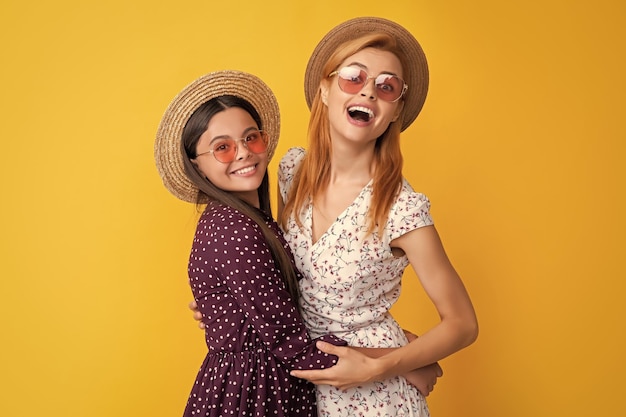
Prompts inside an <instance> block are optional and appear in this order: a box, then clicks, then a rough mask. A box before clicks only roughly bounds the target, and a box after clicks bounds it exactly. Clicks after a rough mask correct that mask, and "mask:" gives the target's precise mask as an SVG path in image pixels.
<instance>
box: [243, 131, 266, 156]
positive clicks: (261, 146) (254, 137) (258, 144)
mask: <svg viewBox="0 0 626 417" xmlns="http://www.w3.org/2000/svg"><path fill="white" fill-rule="evenodd" d="M244 141H245V144H246V147H247V148H248V149H249V150H250V152H253V153H263V152H265V151H266V150H267V134H266V133H265V132H263V131H256V132H252V133H250V134H249V135H248V136H246V137H245V138H244Z"/></svg>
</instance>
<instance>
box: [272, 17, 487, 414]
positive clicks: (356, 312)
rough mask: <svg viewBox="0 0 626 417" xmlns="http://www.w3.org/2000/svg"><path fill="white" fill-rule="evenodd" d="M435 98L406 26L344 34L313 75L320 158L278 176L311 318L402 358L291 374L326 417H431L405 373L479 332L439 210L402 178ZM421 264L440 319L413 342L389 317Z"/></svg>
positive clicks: (333, 34) (313, 147)
mask: <svg viewBox="0 0 626 417" xmlns="http://www.w3.org/2000/svg"><path fill="white" fill-rule="evenodd" d="M427 89H428V66H427V64H426V59H425V57H424V54H423V52H422V49H421V47H420V46H419V44H418V43H417V41H416V40H415V38H414V37H413V36H412V35H411V34H410V33H409V32H408V31H407V30H406V29H404V28H403V27H402V26H400V25H398V24H396V23H394V22H391V21H388V20H385V19H380V18H357V19H353V20H350V21H347V22H344V23H342V24H340V25H339V26H337V27H336V28H334V29H333V30H331V31H330V32H329V33H328V34H327V35H326V36H325V37H324V38H323V39H322V41H321V42H320V43H319V44H318V46H317V48H316V49H315V51H314V52H313V55H312V56H311V58H310V60H309V64H308V66H307V71H306V75H305V90H306V91H305V92H306V96H307V102H308V104H309V106H310V107H311V120H310V124H309V147H308V150H307V152H306V153H305V152H304V150H303V149H301V148H292V149H290V150H289V151H288V153H287V154H286V155H285V157H283V159H282V160H281V162H280V168H279V170H280V171H279V183H280V192H281V196H282V200H283V201H284V208H283V207H281V205H280V204H279V208H280V211H281V213H279V214H280V216H279V219H280V220H281V226H282V229H283V231H284V233H285V238H286V239H287V241H288V242H289V246H290V247H291V250H292V252H293V254H294V257H295V260H296V265H297V267H298V269H299V270H300V271H301V272H302V274H303V279H302V280H301V281H300V292H301V298H300V306H301V310H302V313H303V317H304V320H305V323H306V326H307V328H308V329H309V331H310V332H311V335H312V336H313V337H316V336H320V335H322V334H328V333H330V334H333V335H335V336H337V337H339V338H341V339H342V340H345V341H347V342H348V345H349V346H351V347H355V346H358V347H378V348H385V347H399V348H398V349H395V350H393V351H391V352H389V353H388V354H386V355H384V356H382V357H380V358H370V357H367V356H365V355H360V354H359V353H358V352H357V351H355V350H354V349H347V348H341V347H334V346H329V345H327V344H323V343H322V344H318V346H319V347H320V348H322V349H323V350H324V351H326V352H328V353H332V354H336V355H338V357H339V362H338V364H337V366H335V367H333V368H330V369H327V370H306V371H294V372H292V375H295V376H298V377H302V378H306V379H308V380H310V381H312V382H314V383H315V384H317V401H318V410H319V415H320V416H331V415H332V416H340V415H346V416H347V415H384V416H386V415H389V416H397V415H412V416H426V415H429V411H428V406H427V404H426V401H425V399H424V397H423V395H421V394H420V392H419V391H418V390H417V389H415V387H413V386H412V385H410V384H408V383H407V381H406V380H405V378H403V377H401V376H399V375H402V374H404V373H405V372H406V371H408V370H410V369H415V368H420V367H422V366H425V365H428V364H432V363H434V362H436V361H438V360H440V359H442V358H445V357H446V356H448V355H450V354H452V353H454V352H456V351H458V350H460V349H462V348H464V347H466V346H468V345H469V344H471V343H472V342H473V341H474V340H475V339H476V337H477V334H478V325H477V320H476V316H475V313H474V309H473V306H472V303H471V301H470V298H469V296H468V294H467V292H466V290H465V288H464V286H463V283H462V281H461V279H460V277H459V276H458V274H457V272H456V271H455V269H454V268H453V266H452V265H451V263H450V261H449V260H448V258H447V256H446V253H445V251H444V249H443V246H442V244H441V241H440V239H439V236H438V233H437V231H436V229H435V227H434V225H433V221H432V218H431V216H430V213H429V207H430V203H429V201H428V199H427V198H426V196H424V195H423V194H420V193H416V192H414V191H413V189H412V188H411V186H410V185H409V183H408V182H407V181H406V180H405V179H404V178H403V177H402V154H401V150H400V141H399V139H400V132H401V131H402V130H404V129H406V128H407V127H408V126H409V125H410V124H411V123H412V122H413V120H415V118H416V117H417V115H418V113H419V111H420V109H421V108H422V105H423V103H424V100H425V98H426V92H427ZM409 264H410V265H411V266H412V267H413V269H414V270H415V272H416V273H417V275H418V277H419V279H420V281H421V283H422V285H423V287H424V289H425V291H426V293H427V294H428V296H429V297H430V299H431V300H432V302H433V303H434V305H435V307H436V309H437V311H438V312H439V315H440V317H441V321H440V322H439V323H438V324H437V325H436V326H434V327H433V328H432V329H430V330H429V331H428V332H426V333H425V334H424V335H422V336H420V337H419V338H417V339H415V340H413V341H412V342H410V343H408V340H407V338H406V337H405V334H404V333H403V331H402V329H401V328H400V326H399V325H398V323H397V322H396V321H395V320H394V319H393V317H391V315H390V313H389V309H390V307H391V306H392V305H393V303H394V302H395V301H396V300H397V299H398V297H399V295H400V281H401V278H402V274H403V272H404V269H405V268H406V267H407V266H408V265H409ZM348 368H349V369H351V370H352V374H351V375H350V377H349V379H347V378H345V372H344V370H347V369H348Z"/></svg>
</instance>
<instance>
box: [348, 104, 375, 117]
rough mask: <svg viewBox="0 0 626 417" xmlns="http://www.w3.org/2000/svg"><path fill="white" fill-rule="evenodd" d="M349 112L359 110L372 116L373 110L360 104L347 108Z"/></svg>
mask: <svg viewBox="0 0 626 417" xmlns="http://www.w3.org/2000/svg"><path fill="white" fill-rule="evenodd" d="M348 111H349V112H353V111H360V112H363V113H367V114H368V115H369V117H370V118H372V117H374V112H373V111H372V110H370V109H368V108H367V107H362V106H353V107H350V108H348Z"/></svg>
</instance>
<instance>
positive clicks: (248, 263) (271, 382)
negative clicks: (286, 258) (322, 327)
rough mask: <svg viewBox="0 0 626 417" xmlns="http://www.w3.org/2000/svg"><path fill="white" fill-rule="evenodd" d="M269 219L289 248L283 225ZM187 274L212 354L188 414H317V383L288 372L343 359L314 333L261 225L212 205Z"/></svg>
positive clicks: (200, 223)
mask: <svg viewBox="0 0 626 417" xmlns="http://www.w3.org/2000/svg"><path fill="white" fill-rule="evenodd" d="M266 222H267V224H268V225H269V226H270V227H271V228H272V230H273V231H274V232H275V233H276V235H277V236H278V237H279V239H281V242H282V243H283V245H284V246H285V247H286V248H288V246H287V244H286V242H285V240H284V239H283V238H282V234H281V232H280V229H279V228H278V225H277V224H276V223H275V222H274V221H273V220H272V219H271V218H269V217H267V216H266ZM188 273H189V283H190V285H191V289H192V292H193V295H194V299H195V300H196V302H197V304H198V308H199V310H200V312H201V313H202V316H203V319H202V321H203V322H204V323H205V324H206V330H205V338H206V344H207V347H208V354H207V356H206V357H205V359H204V361H203V363H202V366H201V368H200V371H199V372H198V376H197V378H196V382H195V384H194V386H193V388H192V391H191V394H190V396H189V400H188V402H187V407H186V409H185V414H184V415H185V416H259V417H260V416H316V415H317V413H316V406H315V387H314V386H313V385H312V384H310V383H308V382H306V381H304V380H300V379H297V378H293V377H291V376H290V375H289V371H290V370H291V369H319V368H325V367H329V366H332V365H334V364H335V363H336V361H337V358H336V357H335V356H332V355H327V354H325V353H323V352H320V351H319V350H318V349H317V348H316V347H315V341H316V340H312V339H311V338H310V337H309V335H308V333H307V331H306V328H305V326H304V324H303V321H302V317H301V315H300V313H299V311H298V309H297V307H296V304H295V303H294V300H292V299H291V297H290V296H289V293H288V292H287V290H286V287H285V284H284V283H283V280H282V277H281V275H280V271H279V270H278V269H277V265H276V264H275V263H274V260H273V258H272V255H271V252H270V250H269V247H268V246H267V244H266V242H265V239H264V237H263V235H262V232H261V230H260V228H259V226H258V225H257V224H256V223H254V221H252V220H251V219H250V218H249V217H247V216H245V215H244V214H242V213H241V212H239V211H236V210H234V209H232V208H231V207H227V206H222V205H211V206H208V207H207V208H206V210H205V211H204V213H203V214H202V216H201V217H200V220H199V221H198V226H197V228H196V234H195V237H194V241H193V245H192V249H191V255H190V257H189V266H188ZM319 339H322V340H325V341H328V342H330V343H333V344H336V345H343V344H345V342H343V341H340V340H339V339H337V338H335V337H332V336H322V337H320V338H319Z"/></svg>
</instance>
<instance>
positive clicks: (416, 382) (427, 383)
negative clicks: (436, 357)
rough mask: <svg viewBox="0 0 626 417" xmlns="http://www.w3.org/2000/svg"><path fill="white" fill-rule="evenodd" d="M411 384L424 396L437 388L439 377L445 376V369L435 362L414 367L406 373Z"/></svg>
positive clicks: (405, 375)
mask: <svg viewBox="0 0 626 417" xmlns="http://www.w3.org/2000/svg"><path fill="white" fill-rule="evenodd" d="M402 376H404V377H405V378H406V380H407V381H408V382H409V384H411V385H413V386H414V387H415V388H417V390H418V391H419V392H421V393H422V395H423V396H424V397H428V394H430V392H431V391H432V390H433V389H434V388H435V384H436V383H437V378H441V377H442V376H443V369H441V366H439V363H437V362H435V363H433V364H430V365H426V366H424V367H422V368H418V369H414V370H412V371H410V372H408V373H406V374H404V375H402Z"/></svg>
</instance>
